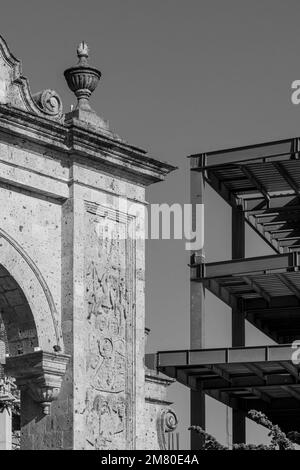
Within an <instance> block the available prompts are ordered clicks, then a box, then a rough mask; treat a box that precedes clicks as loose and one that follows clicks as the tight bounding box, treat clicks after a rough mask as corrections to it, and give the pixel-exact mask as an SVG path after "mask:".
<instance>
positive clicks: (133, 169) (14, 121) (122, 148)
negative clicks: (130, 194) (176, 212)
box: [0, 105, 176, 186]
mask: <svg viewBox="0 0 300 470" xmlns="http://www.w3.org/2000/svg"><path fill="white" fill-rule="evenodd" d="M1 133H6V134H7V133H8V134H10V135H11V134H12V135H14V136H16V137H19V138H20V139H25V140H26V141H28V142H32V143H36V144H38V145H41V146H44V147H47V148H52V149H54V150H56V151H58V152H60V153H62V154H65V155H66V156H68V157H69V158H71V159H73V160H74V161H77V162H78V163H79V164H83V165H85V166H91V167H93V168H95V169H100V170H101V171H104V172H106V173H109V174H113V175H115V176H120V177H122V178H124V179H128V180H130V181H134V182H135V183H138V184H141V185H145V186H147V185H149V184H152V183H155V182H158V181H162V180H164V178H165V176H166V175H167V174H168V173H170V172H171V171H173V170H175V169H176V167H174V166H173V165H170V164H168V163H165V162H161V161H159V160H156V159H155V158H153V157H151V156H148V155H147V153H146V152H145V151H143V150H141V149H138V148H137V147H133V146H131V145H128V144H127V143H125V142H124V141H122V140H120V139H117V138H116V139H114V138H111V137H109V136H108V135H106V134H104V133H101V132H99V131H98V130H97V129H93V128H92V127H91V126H89V125H88V124H86V123H85V122H82V121H80V120H78V119H76V118H72V119H68V120H66V121H65V122H64V123H58V122H54V121H50V120H49V119H47V118H42V117H40V116H36V115H34V114H32V113H28V112H26V111H22V110H19V109H16V108H13V107H12V106H7V105H0V139H1Z"/></svg>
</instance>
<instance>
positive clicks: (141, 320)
mask: <svg viewBox="0 0 300 470" xmlns="http://www.w3.org/2000/svg"><path fill="white" fill-rule="evenodd" d="M172 169H173V167H172V166H170V165H168V164H165V163H162V162H159V161H157V160H156V159H154V158H152V157H150V156H148V155H147V154H146V152H144V151H142V150H140V149H137V148H136V147H132V146H130V145H128V144H127V143H125V142H124V141H122V140H121V139H119V138H117V137H114V134H112V133H110V132H109V133H108V132H107V131H106V130H105V129H102V130H101V128H99V126H95V125H94V124H93V120H91V121H87V120H86V119H85V120H80V113H79V114H78V113H77V114H76V113H71V114H69V115H68V116H67V117H65V116H63V115H62V114H61V106H60V101H59V99H58V97H57V95H56V94H55V93H53V92H49V91H46V92H44V93H40V94H37V95H34V96H31V95H30V93H29V87H28V84H27V81H26V79H24V78H22V77H21V75H20V64H19V62H18V61H17V60H16V59H15V58H14V57H13V56H12V55H11V53H10V52H9V50H8V48H7V46H6V44H5V42H4V41H3V40H2V39H1V38H0V201H1V213H0V307H1V309H2V311H3V314H2V318H3V322H4V324H5V328H6V330H7V339H8V350H9V353H10V356H12V357H11V358H10V359H11V361H14V359H13V357H14V356H16V355H18V354H21V355H23V354H24V355H25V354H26V355H27V354H29V355H30V354H35V353H39V350H40V353H41V355H42V357H51V355H53V354H54V355H58V356H59V355H61V357H62V358H63V357H65V355H67V356H68V357H69V362H68V364H67V370H66V373H65V374H64V376H63V378H62V381H61V384H59V387H60V388H59V390H57V391H56V392H57V393H56V392H55V394H54V395H57V397H56V396H55V398H57V399H56V400H55V401H53V402H52V403H51V407H50V410H49V414H48V415H45V414H43V410H42V409H41V406H40V404H41V403H43V401H42V399H44V398H45V400H46V398H47V397H48V395H47V393H48V392H47V391H46V390H45V387H46V385H47V386H48V382H49V371H48V369H47V367H48V366H47V365H46V363H45V362H44V363H43V361H41V363H40V364H39V367H40V368H41V369H40V378H42V379H43V380H44V379H45V380H44V382H43V380H42V379H41V381H40V378H39V377H34V380H33V382H34V381H35V382H38V383H40V384H41V383H42V384H43V387H44V388H43V387H41V390H40V392H39V393H38V392H37V390H35V393H34V392H33V390H32V388H31V387H30V384H29V386H26V387H25V386H24V387H22V393H21V412H22V417H21V425H22V435H21V443H22V446H23V448H26V449H56V448H57V449H60V448H63V449H71V448H73V449H131V448H140V449H141V448H145V446H148V444H146V443H145V422H146V428H147V429H149V430H150V429H151V428H150V422H149V420H148V418H147V416H146V415H145V413H146V412H148V411H149V413H150V415H151V416H152V417H153V420H154V416H155V414H157V413H158V412H159V413H160V410H161V408H162V406H163V400H161V401H160V404H159V405H157V407H156V405H155V406H154V407H153V402H152V401H151V400H150V401H151V403H150V401H149V400H148V401H147V404H146V405H145V370H144V364H143V357H144V328H145V305H144V289H145V280H144V278H145V277H144V271H145V245H144V240H142V239H138V240H135V233H136V232H137V231H138V232H139V233H143V231H144V230H145V210H144V208H145V204H146V202H145V186H147V185H149V184H152V183H154V182H157V181H161V180H163V179H164V177H165V175H166V174H167V173H168V172H169V171H171V170H172ZM34 357H36V356H34ZM55 357H56V356H55ZM8 362H9V361H8ZM15 362H16V364H18V363H22V361H21V360H20V361H19V362H18V361H15ZM20 368H21V366H20ZM14 374H15V375H16V376H17V377H19V376H20V371H19V370H15V371H14ZM50 375H51V374H50ZM27 379H28V377H27V378H26V380H27ZM47 381H48V382H47ZM27 385H28V384H27ZM156 386H157V387H158V388H159V386H161V383H160V385H159V384H158V383H157V384H156ZM54 388H55V387H54ZM163 388H164V389H165V386H164V385H163ZM152 392H153V393H154V391H153V390H152V391H151V390H150V389H148V392H147V393H148V395H147V396H148V397H149V396H150V395H151V394H152ZM155 393H156V392H155ZM48 398H49V397H48ZM39 402H40V403H39ZM147 410H148V411H147ZM153 422H154V421H153ZM147 432H148V430H147ZM151 432H152V431H151ZM153 432H154V431H153ZM149 445H150V444H149ZM155 445H160V444H159V442H158V439H156V441H155V437H154V435H153V436H152V437H151V446H152V448H153V447H154V446H155Z"/></svg>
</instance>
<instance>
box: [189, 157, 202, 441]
mask: <svg viewBox="0 0 300 470" xmlns="http://www.w3.org/2000/svg"><path fill="white" fill-rule="evenodd" d="M197 160H198V157H197ZM202 163H204V159H203V161H202ZM192 164H193V162H192ZM190 181H191V182H190V185H191V187H190V191H191V203H192V204H193V206H195V205H196V204H204V178H203V173H202V172H196V171H191V180H190ZM194 215H195V211H193V216H194ZM203 223H204V221H203ZM192 228H193V230H195V229H196V225H195V220H194V219H193V227H192ZM192 255H193V256H195V257H196V259H198V260H202V261H204V247H203V249H201V250H199V251H198V252H196V253H192ZM190 345H191V349H201V348H204V347H205V288H204V287H203V285H202V284H201V283H199V282H193V281H192V282H191V283H190ZM190 419H191V425H198V426H201V427H202V428H203V429H205V393H204V392H201V391H200V392H198V391H195V390H191V392H190ZM202 444H203V441H202V440H201V438H199V434H197V433H195V432H191V450H199V448H201V446H202Z"/></svg>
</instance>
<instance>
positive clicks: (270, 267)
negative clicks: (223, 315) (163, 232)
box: [192, 252, 300, 343]
mask: <svg viewBox="0 0 300 470" xmlns="http://www.w3.org/2000/svg"><path fill="white" fill-rule="evenodd" d="M193 270H194V273H193V276H192V279H193V280H194V281H199V282H203V283H204V285H205V287H206V288H208V289H209V290H210V291H211V292H212V293H213V294H215V295H217V296H218V297H219V298H220V299H221V300H223V301H224V302H225V303H227V304H228V305H229V306H231V307H232V308H236V309H239V310H240V311H241V314H243V313H244V314H245V316H246V318H247V319H248V320H249V321H250V322H251V323H253V324H254V325H255V326H256V327H257V328H259V329H260V330H262V331H263V332H264V333H266V334H267V335H268V336H270V337H271V338H272V339H274V340H275V341H277V342H279V343H285V342H287V341H293V340H294V339H297V338H300V253H299V252H293V253H289V254H283V255H274V256H264V257H259V258H247V259H242V260H233V261H224V262H219V263H207V264H198V265H195V266H193ZM291 319H292V320H293V321H292V322H291V321H290V320H291Z"/></svg>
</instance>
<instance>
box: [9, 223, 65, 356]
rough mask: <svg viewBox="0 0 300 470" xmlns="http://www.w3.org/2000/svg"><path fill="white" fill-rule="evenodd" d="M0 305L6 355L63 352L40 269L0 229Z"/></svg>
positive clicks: (57, 319) (55, 313)
mask: <svg viewBox="0 0 300 470" xmlns="http://www.w3.org/2000/svg"><path fill="white" fill-rule="evenodd" d="M0 308H1V311H2V317H3V321H4V324H5V328H6V331H7V339H8V345H9V353H10V355H13V356H15V355H18V354H24V353H29V352H33V351H34V348H37V347H39V348H40V349H41V350H43V351H49V352H53V351H55V352H59V351H61V352H63V350H64V348H63V341H62V333H61V330H60V327H59V318H58V313H57V310H56V308H55V304H54V301H53V299H52V296H51V292H50V290H49V288H48V286H47V283H46V281H45V279H44V278H43V276H42V274H41V272H40V271H39V269H38V268H37V266H36V265H35V263H34V262H33V261H32V259H31V258H30V257H29V255H27V253H26V252H25V251H24V249H23V248H21V247H20V245H19V244H18V243H17V242H16V241H15V240H14V239H13V238H12V237H10V236H9V235H8V234H7V233H6V232H5V231H4V230H3V229H0Z"/></svg>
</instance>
